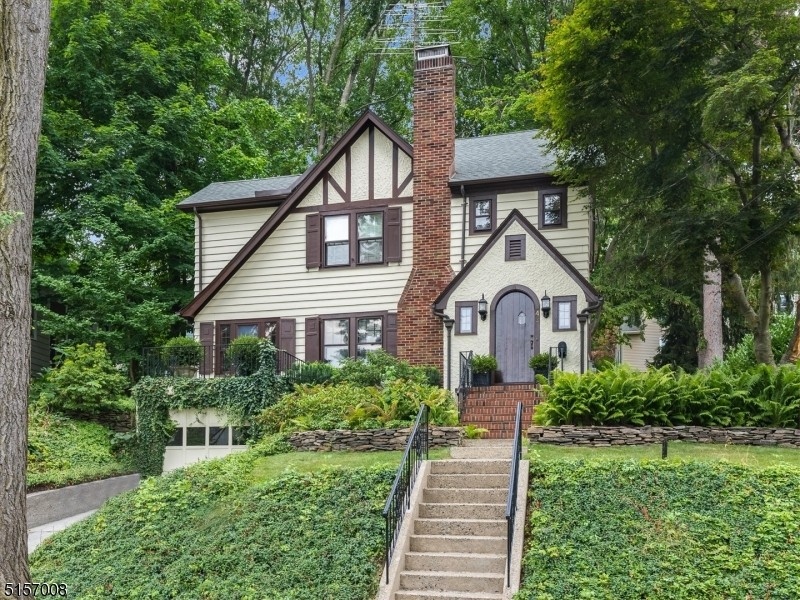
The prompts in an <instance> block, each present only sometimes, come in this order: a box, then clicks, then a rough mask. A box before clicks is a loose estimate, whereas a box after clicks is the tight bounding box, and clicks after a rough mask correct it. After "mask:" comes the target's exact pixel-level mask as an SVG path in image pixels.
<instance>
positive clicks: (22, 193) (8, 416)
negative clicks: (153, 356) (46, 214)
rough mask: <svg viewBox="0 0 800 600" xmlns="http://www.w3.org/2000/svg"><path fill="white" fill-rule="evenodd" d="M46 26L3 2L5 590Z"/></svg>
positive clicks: (14, 560) (22, 460) (20, 560)
mask: <svg viewBox="0 0 800 600" xmlns="http://www.w3.org/2000/svg"><path fill="white" fill-rule="evenodd" d="M49 32H50V3H49V2H45V1H41V2H34V3H31V2H24V1H22V0H0V47H2V49H3V51H2V52H0V589H3V590H4V591H5V589H6V588H5V584H6V583H24V582H27V581H28V580H29V579H30V576H29V573H28V531H27V526H26V518H25V509H26V503H25V495H26V491H27V485H26V467H27V456H28V454H27V453H28V445H27V434H28V419H27V415H28V378H29V373H30V336H31V303H30V300H31V298H30V274H31V227H32V222H33V195H34V182H35V177H36V151H37V147H38V139H39V128H40V122H41V115H42V94H43V90H44V78H45V65H46V62H47V39H48V35H49ZM4 593H5V592H4ZM13 594H14V591H13V589H12V595H13Z"/></svg>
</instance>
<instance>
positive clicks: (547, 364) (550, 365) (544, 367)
mask: <svg viewBox="0 0 800 600" xmlns="http://www.w3.org/2000/svg"><path fill="white" fill-rule="evenodd" d="M528 366H529V367H530V368H531V369H533V379H534V381H535V380H536V374H537V373H539V374H543V375H547V374H548V373H549V372H550V371H552V370H553V369H555V368H556V367H557V366H558V358H556V357H555V356H550V355H549V354H547V352H542V353H541V354H534V355H533V356H531V359H530V360H529V361H528Z"/></svg>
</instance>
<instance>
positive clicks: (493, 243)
mask: <svg viewBox="0 0 800 600" xmlns="http://www.w3.org/2000/svg"><path fill="white" fill-rule="evenodd" d="M507 237H508V238H509V239H508V240H507V239H506V238H507ZM521 240H524V246H520V245H519V244H520V241H521ZM509 252H511V253H512V255H513V256H511V257H509V256H507V255H508V253H509ZM520 252H521V253H522V254H521V256H520V255H519V254H517V253H520ZM514 258H521V259H520V260H513V259H514ZM482 263H483V264H482ZM484 272H485V273H484ZM484 275H485V276H486V277H488V278H489V279H498V278H502V279H503V280H504V281H506V280H507V281H509V282H523V281H536V282H540V283H541V284H542V285H544V286H550V289H551V290H553V291H554V292H556V293H557V290H558V288H557V287H556V285H557V282H558V281H564V283H565V284H566V287H570V288H572V287H577V289H578V290H579V291H580V293H581V294H582V295H583V296H584V298H585V300H586V302H587V303H590V304H595V303H597V302H598V301H599V299H600V296H599V294H598V293H597V290H595V288H594V286H592V284H591V283H589V281H587V280H586V278H585V277H584V276H583V275H581V274H580V272H579V271H578V270H577V269H576V268H575V267H574V266H573V265H572V264H571V263H570V262H569V261H568V260H567V259H566V258H565V257H564V255H563V254H561V253H560V252H559V251H558V250H557V249H556V248H555V247H554V246H553V244H551V243H550V242H549V241H548V240H547V239H546V238H545V237H544V236H543V235H542V234H541V233H540V232H539V231H538V230H537V229H536V228H535V227H534V226H533V225H532V224H531V222H530V221H528V220H527V219H526V218H525V217H524V216H523V215H522V213H520V212H519V211H518V210H516V209H514V210H512V211H511V212H510V213H509V215H508V217H506V219H505V220H504V221H503V223H502V224H501V225H500V227H498V228H497V229H496V230H495V231H494V233H492V235H491V236H489V238H488V239H487V240H486V242H484V244H483V245H482V246H481V248H480V249H479V250H478V251H477V252H476V253H475V255H474V256H473V257H472V258H471V259H470V260H469V261H468V262H467V264H466V265H464V268H463V269H462V270H461V271H460V272H459V273H458V274H457V275H456V276H455V277H454V278H453V280H452V281H451V282H450V283H449V284H448V286H447V287H446V288H445V289H444V290H443V291H442V293H441V294H440V295H439V297H438V298H437V299H436V300H435V302H434V308H435V309H436V310H437V311H442V310H445V308H446V307H447V306H448V304H449V303H450V299H451V296H452V295H453V294H454V293H455V292H456V290H458V289H459V288H460V287H462V286H463V285H464V284H465V282H466V280H468V279H470V280H481V279H482V278H483V276H484ZM567 281H568V283H567ZM544 289H546V288H543V290H542V293H543V292H544ZM458 296H459V297H460V296H463V294H462V293H461V292H460V291H459V293H458Z"/></svg>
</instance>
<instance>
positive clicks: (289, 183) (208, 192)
mask: <svg viewBox="0 0 800 600" xmlns="http://www.w3.org/2000/svg"><path fill="white" fill-rule="evenodd" d="M300 177H301V175H282V176H279V177H266V178H263V179H240V180H239V181H219V182H215V183H212V184H210V185H207V186H206V187H204V188H203V189H202V190H200V191H199V192H196V193H194V194H192V195H191V196H189V197H188V198H185V199H184V200H183V201H181V202H180V204H178V208H180V209H181V210H192V209H194V208H195V207H197V208H201V207H203V206H208V205H212V204H213V205H218V204H220V202H222V201H227V202H231V201H234V200H237V201H242V202H243V201H246V200H255V199H256V198H257V197H261V198H262V199H263V197H270V198H278V197H281V196H282V197H283V198H285V197H286V196H288V195H289V192H291V191H292V188H294V186H295V185H296V184H297V181H298V180H299V179H300Z"/></svg>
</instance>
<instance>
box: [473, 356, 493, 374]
mask: <svg viewBox="0 0 800 600" xmlns="http://www.w3.org/2000/svg"><path fill="white" fill-rule="evenodd" d="M496 370H497V359H496V358H495V357H494V356H491V355H489V354H475V355H473V357H472V372H473V373H491V372H492V371H496Z"/></svg>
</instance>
